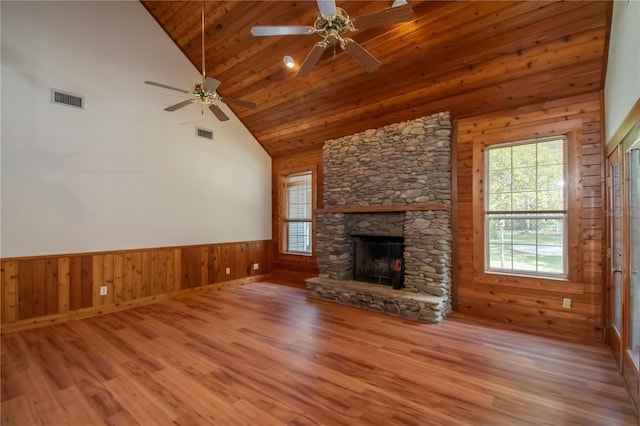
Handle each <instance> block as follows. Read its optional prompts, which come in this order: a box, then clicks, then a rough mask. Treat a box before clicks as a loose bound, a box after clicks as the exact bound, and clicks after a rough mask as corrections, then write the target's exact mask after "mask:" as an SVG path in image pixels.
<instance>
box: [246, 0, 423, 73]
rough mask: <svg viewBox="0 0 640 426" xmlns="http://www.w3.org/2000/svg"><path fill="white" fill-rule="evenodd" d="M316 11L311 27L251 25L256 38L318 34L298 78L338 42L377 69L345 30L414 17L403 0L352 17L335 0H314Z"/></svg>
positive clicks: (349, 52) (362, 62)
mask: <svg viewBox="0 0 640 426" xmlns="http://www.w3.org/2000/svg"><path fill="white" fill-rule="evenodd" d="M316 3H317V5H318V10H319V13H318V14H316V19H315V22H314V23H313V26H309V27H305V26H301V25H294V26H288V25H281V26H263V25H257V26H254V27H253V28H251V34H253V35H254V36H256V37H263V36H281V35H310V34H318V35H319V36H320V37H322V41H320V42H317V43H316V44H315V45H314V46H313V48H312V49H311V51H310V52H309V54H308V55H307V57H306V59H305V60H304V62H303V63H302V65H301V66H300V69H299V70H298V74H297V76H298V77H307V76H308V75H309V74H310V73H311V70H312V69H313V67H314V66H315V65H316V64H317V63H318V61H319V60H320V57H321V56H322V53H323V52H324V50H325V49H326V48H327V47H328V46H329V45H338V46H340V48H341V49H342V50H344V51H345V52H347V53H348V54H349V55H351V56H352V57H353V58H354V59H355V60H356V61H358V62H359V63H360V65H362V66H363V67H364V68H365V69H366V70H367V71H368V72H373V71H375V70H377V69H378V68H380V65H381V63H380V61H378V60H377V59H376V58H375V57H374V56H373V55H372V54H371V53H369V51H367V50H366V49H365V48H364V47H362V45H360V44H359V43H357V42H356V41H354V40H353V39H350V38H347V37H344V34H345V33H347V32H355V31H360V30H364V29H368V28H373V27H378V26H384V25H392V24H399V23H402V22H408V21H410V20H411V19H413V9H411V6H410V5H409V4H408V3H407V2H406V0H396V1H394V3H393V6H392V7H391V8H388V9H384V10H381V11H379V12H374V13H370V14H368V15H363V16H361V17H358V18H354V19H351V18H349V15H348V14H347V12H345V10H344V9H342V8H340V7H337V6H336V3H335V0H316Z"/></svg>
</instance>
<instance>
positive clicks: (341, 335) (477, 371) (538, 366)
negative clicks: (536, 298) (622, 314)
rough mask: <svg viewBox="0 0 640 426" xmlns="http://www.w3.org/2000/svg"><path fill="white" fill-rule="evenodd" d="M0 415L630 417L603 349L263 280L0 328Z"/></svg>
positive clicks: (102, 420)
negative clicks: (429, 319) (345, 300)
mask: <svg viewBox="0 0 640 426" xmlns="http://www.w3.org/2000/svg"><path fill="white" fill-rule="evenodd" d="M1 353H2V360H1V361H2V407H1V408H2V425H3V426H8V425H31V424H43V425H88V424H110V425H124V424H140V425H168V424H178V425H282V424H287V425H315V424H325V425H339V424H347V425H444V424H447V425H540V424H544V425H569V424H571V425H575V424H579V425H635V424H636V422H637V419H636V417H634V414H633V411H632V408H631V405H630V402H629V398H628V396H627V393H626V390H625V388H624V385H623V383H622V379H621V377H620V376H619V375H618V373H617V372H616V370H615V367H614V363H613V359H612V357H611V354H610V351H609V349H608V348H606V347H605V346H601V345H583V344H577V343H574V342H563V341H558V340H553V339H551V338H548V337H542V336H532V335H526V334H522V333H518V332H516V331H512V330H506V329H502V328H496V327H495V326H491V325H487V324H486V323H474V322H473V321H470V320H469V319H468V318H465V317H462V316H460V317H456V315H453V316H451V317H449V318H448V319H446V320H445V321H444V322H443V323H441V324H438V325H425V324H420V323H413V322H409V321H406V320H402V319H400V318H396V317H391V316H387V315H383V314H379V313H375V312H369V311H364V310H360V309H356V308H352V307H347V306H341V305H336V304H331V303H326V302H320V301H310V300H307V299H306V297H305V292H304V291H303V290H301V289H297V288H292V287H286V286H281V285H275V284H269V283H256V284H248V285H245V286H241V287H235V288H231V289H225V290H223V291H219V292H214V293H209V294H200V295H196V296H191V297H187V298H182V299H175V300H171V301H168V302H163V303H160V304H157V305H150V306H145V307H140V308H136V309H132V310H128V311H122V312H117V313H113V314H108V315H104V316H101V317H96V318H90V319H86V320H80V321H74V322H70V323H66V324H61V325H56V326H51V327H47V328H41V329H37V330H31V331H25V332H19V333H13V334H8V335H4V336H2V352H1Z"/></svg>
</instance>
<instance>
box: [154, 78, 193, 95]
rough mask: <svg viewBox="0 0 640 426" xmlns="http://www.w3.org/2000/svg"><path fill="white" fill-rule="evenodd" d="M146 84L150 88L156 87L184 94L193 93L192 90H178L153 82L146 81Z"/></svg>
mask: <svg viewBox="0 0 640 426" xmlns="http://www.w3.org/2000/svg"><path fill="white" fill-rule="evenodd" d="M144 83H145V84H148V85H150V86H156V87H162V88H164V89H171V90H176V91H178V92H182V93H191V90H184V89H178V88H177V87H172V86H167V85H166V84H161V83H155V82H153V81H145V82H144Z"/></svg>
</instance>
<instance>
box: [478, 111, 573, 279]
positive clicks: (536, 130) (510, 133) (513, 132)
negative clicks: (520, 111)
mask: <svg viewBox="0 0 640 426" xmlns="http://www.w3.org/2000/svg"><path fill="white" fill-rule="evenodd" d="M558 136H565V137H566V147H565V153H566V166H565V179H566V181H565V186H566V193H565V194H566V195H565V197H566V198H565V201H566V206H565V209H566V221H565V223H566V227H567V229H566V233H565V238H566V241H567V242H566V252H565V258H566V260H565V262H566V275H565V276H564V277H559V276H549V275H538V274H529V273H520V272H518V273H515V272H514V273H511V272H504V271H499V272H498V271H494V270H487V268H486V264H487V261H486V256H487V253H486V249H485V247H486V241H485V240H486V230H485V229H486V224H485V217H486V202H485V194H486V187H485V185H486V183H485V181H486V178H485V176H486V173H487V168H486V155H485V153H486V149H487V148H488V147H492V146H494V145H502V144H508V143H514V142H517V141H526V140H543V139H547V138H551V137H558ZM581 143H582V121H581V120H566V121H562V122H553V123H548V124H547V125H545V126H543V127H539V126H536V127H533V126H523V127H521V128H513V129H507V130H504V129H501V130H500V131H493V132H487V133H485V134H484V135H482V136H481V137H478V138H476V139H475V140H474V146H473V160H472V163H473V188H472V189H473V200H472V202H473V229H474V232H473V235H474V241H473V269H474V276H475V278H476V279H477V280H480V281H483V282H487V283H492V284H498V285H511V286H523V287H530V286H532V285H533V286H537V285H539V283H541V282H546V283H547V284H548V285H551V286H553V285H556V284H557V283H560V284H559V285H560V286H562V285H563V284H562V282H566V281H568V282H572V283H580V282H582V277H583V263H582V250H581V247H582V242H583V239H584V238H583V235H582V228H583V227H582V215H581V209H582V172H581V168H582V145H581ZM561 288H562V287H559V288H558V289H559V290H560V289H561Z"/></svg>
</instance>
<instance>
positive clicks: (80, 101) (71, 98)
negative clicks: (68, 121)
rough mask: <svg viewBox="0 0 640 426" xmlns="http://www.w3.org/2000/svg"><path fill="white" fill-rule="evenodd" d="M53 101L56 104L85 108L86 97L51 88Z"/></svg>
mask: <svg viewBox="0 0 640 426" xmlns="http://www.w3.org/2000/svg"><path fill="white" fill-rule="evenodd" d="M51 102H53V103H54V104H60V105H67V106H70V107H74V108H80V109H84V97H83V96H78V95H74V94H73V93H68V92H63V91H61V90H57V89H51Z"/></svg>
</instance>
